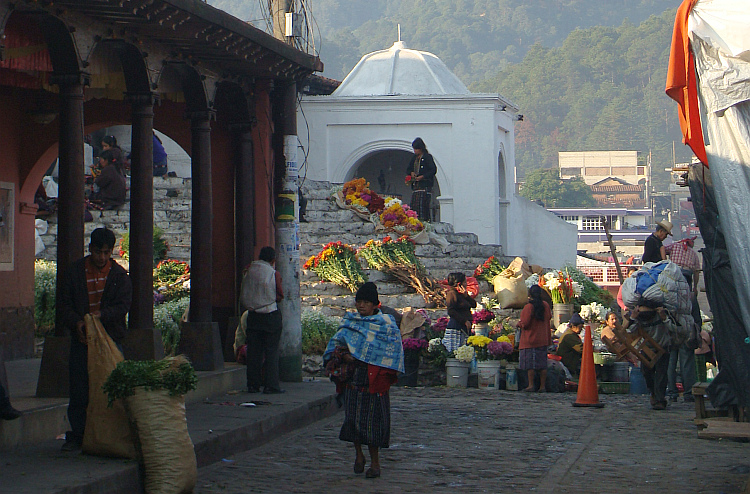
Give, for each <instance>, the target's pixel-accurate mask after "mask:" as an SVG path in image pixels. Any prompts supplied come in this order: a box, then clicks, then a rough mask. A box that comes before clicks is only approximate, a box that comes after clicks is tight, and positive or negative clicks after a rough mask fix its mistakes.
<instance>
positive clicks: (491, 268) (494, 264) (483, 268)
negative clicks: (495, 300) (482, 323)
mask: <svg viewBox="0 0 750 494" xmlns="http://www.w3.org/2000/svg"><path fill="white" fill-rule="evenodd" d="M503 271H505V266H503V265H502V264H501V263H500V261H498V260H497V258H496V257H495V256H490V257H488V258H487V260H486V261H484V263H482V264H480V265H479V266H477V267H476V268H475V269H474V278H476V279H478V280H484V281H486V282H488V283H492V280H494V279H495V276H497V275H499V274H500V273H502V272H503ZM488 302H489V301H488ZM485 305H487V304H485ZM487 308H488V309H492V307H487Z"/></svg>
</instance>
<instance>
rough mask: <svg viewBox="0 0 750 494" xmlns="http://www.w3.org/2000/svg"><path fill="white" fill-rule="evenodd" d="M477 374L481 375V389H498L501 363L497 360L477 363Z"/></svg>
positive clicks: (479, 379)
mask: <svg viewBox="0 0 750 494" xmlns="http://www.w3.org/2000/svg"><path fill="white" fill-rule="evenodd" d="M477 374H478V375H479V377H478V387H479V389H484V390H492V389H497V383H498V379H499V375H500V362H499V361H497V360H487V361H484V362H477Z"/></svg>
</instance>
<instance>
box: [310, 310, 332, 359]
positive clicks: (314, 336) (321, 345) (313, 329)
mask: <svg viewBox="0 0 750 494" xmlns="http://www.w3.org/2000/svg"><path fill="white" fill-rule="evenodd" d="M338 329H339V319H338V318H335V317H330V316H326V315H325V314H323V313H321V312H318V311H314V310H305V311H303V312H302V353H303V354H305V355H323V353H324V352H325V349H326V346H327V345H328V341H329V340H330V339H331V337H332V336H333V335H334V334H336V331H338Z"/></svg>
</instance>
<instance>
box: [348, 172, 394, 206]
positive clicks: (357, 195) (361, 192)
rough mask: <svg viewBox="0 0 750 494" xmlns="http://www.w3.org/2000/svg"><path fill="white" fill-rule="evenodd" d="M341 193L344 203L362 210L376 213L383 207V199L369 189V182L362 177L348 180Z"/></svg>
mask: <svg viewBox="0 0 750 494" xmlns="http://www.w3.org/2000/svg"><path fill="white" fill-rule="evenodd" d="M341 193H342V195H343V196H344V201H345V202H346V204H348V205H350V206H354V207H355V208H357V209H359V210H360V211H362V212H365V211H366V212H369V213H378V212H380V211H382V210H383V207H385V200H384V199H383V198H382V197H380V196H379V195H378V194H377V193H376V192H375V191H373V190H371V189H370V183H369V182H368V181H366V180H365V179H364V178H355V179H352V180H349V181H348V182H346V183H345V184H344V188H343V190H342V191H341Z"/></svg>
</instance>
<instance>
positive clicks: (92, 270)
mask: <svg viewBox="0 0 750 494" xmlns="http://www.w3.org/2000/svg"><path fill="white" fill-rule="evenodd" d="M110 268H112V263H111V262H109V261H107V265H106V266H104V269H102V270H101V271H100V270H99V268H97V267H96V266H94V264H93V263H92V262H91V258H90V257H89V258H86V290H87V291H88V293H89V313H90V314H93V313H95V312H99V311H100V310H101V307H102V294H103V293H104V286H105V285H106V284H107V276H109V270H110Z"/></svg>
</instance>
